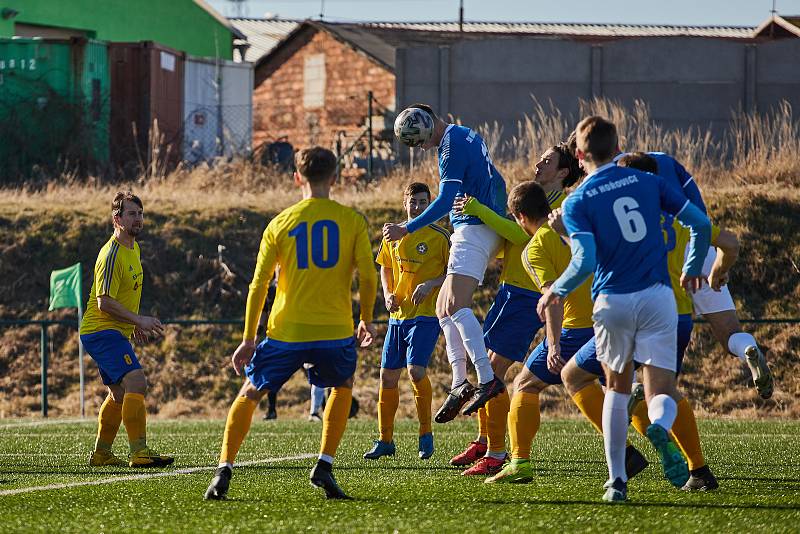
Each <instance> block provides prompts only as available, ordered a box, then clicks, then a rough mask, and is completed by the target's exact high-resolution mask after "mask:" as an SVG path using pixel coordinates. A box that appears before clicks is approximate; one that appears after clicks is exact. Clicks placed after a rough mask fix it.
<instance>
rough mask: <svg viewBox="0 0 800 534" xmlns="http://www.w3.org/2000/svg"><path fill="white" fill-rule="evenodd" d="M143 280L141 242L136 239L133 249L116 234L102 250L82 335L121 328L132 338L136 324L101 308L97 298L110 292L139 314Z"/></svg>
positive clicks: (126, 307)
mask: <svg viewBox="0 0 800 534" xmlns="http://www.w3.org/2000/svg"><path fill="white" fill-rule="evenodd" d="M143 282H144V272H143V270H142V262H141V251H140V249H139V243H137V242H135V241H134V242H133V248H128V247H126V246H125V245H123V244H122V243H120V242H119V241H117V240H116V239H115V238H114V237H112V238H111V239H109V240H108V242H107V243H106V244H105V245H103V248H101V249H100V253H99V254H98V255H97V261H96V262H95V264H94V277H93V279H92V289H91V290H90V291H89V301H88V302H87V303H86V313H84V315H83V320H82V321H81V329H80V333H81V335H83V334H93V333H95V332H99V331H101V330H117V331H118V332H120V333H121V334H122V335H123V336H125V337H126V338H127V337H130V336H131V334H132V333H133V325H132V324H130V323H126V322H124V321H119V320H117V319H115V318H113V317H112V316H110V315H109V314H107V313H104V312H102V311H100V309H99V308H98V307H97V297H99V296H101V295H107V296H109V297H111V298H112V299H114V300H116V301H117V302H119V303H120V304H122V305H123V306H124V307H125V309H126V310H128V311H130V312H133V313H139V303H140V301H141V299H142V283H143Z"/></svg>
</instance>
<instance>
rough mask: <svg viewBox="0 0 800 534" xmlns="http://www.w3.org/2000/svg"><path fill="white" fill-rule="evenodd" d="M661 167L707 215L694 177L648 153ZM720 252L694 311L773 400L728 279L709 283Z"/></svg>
mask: <svg viewBox="0 0 800 534" xmlns="http://www.w3.org/2000/svg"><path fill="white" fill-rule="evenodd" d="M624 155H625V154H618V155H617V156H616V157H615V158H614V161H618V160H619V159H620V158H622V157H623V156H624ZM647 155H648V156H650V157H652V158H653V159H654V160H655V162H656V164H657V165H658V175H659V176H661V177H662V178H664V179H665V180H666V181H667V183H668V184H670V185H671V186H672V187H674V188H675V189H676V190H677V191H680V192H681V193H683V195H685V196H686V198H688V199H689V200H690V201H691V202H692V204H694V205H695V206H697V207H698V208H700V210H701V211H702V212H703V213H704V214H707V213H708V212H707V210H706V205H705V202H704V201H703V195H702V194H701V193H700V188H699V187H698V186H697V183H696V182H695V180H694V177H693V176H692V175H691V174H690V173H689V172H688V171H687V170H686V169H685V168H684V166H683V165H681V164H680V163H679V162H678V161H677V160H676V159H675V158H673V157H672V156H670V155H669V154H665V153H664V152H648V153H647ZM716 255H717V251H716V249H715V248H714V247H711V248H710V249H709V250H708V255H707V256H706V261H705V262H704V263H703V276H705V277H709V283H704V284H703V285H702V286H701V287H700V289H699V290H697V291H696V292H695V293H693V294H691V295H690V296H691V299H692V302H693V304H694V310H695V312H696V313H697V314H698V315H702V316H703V318H705V319H706V320H707V321H708V323H709V326H711V331H712V333H713V334H714V337H715V338H716V340H717V341H718V342H719V344H720V345H722V347H723V349H724V350H726V351H728V352H729V353H730V354H733V355H734V356H736V357H737V358H739V360H740V361H741V362H742V363H745V364H747V366H748V367H749V368H750V372H751V373H752V375H753V385H754V386H755V388H756V390H757V391H758V394H759V395H760V396H761V398H763V399H769V398H770V397H772V393H773V391H774V380H773V377H772V372H771V371H770V369H769V365H768V364H767V360H766V358H765V356H764V352H763V351H762V350H761V348H760V347H759V346H758V342H756V339H755V338H754V337H753V336H752V335H751V334H749V333H747V332H743V331H742V327H741V324H740V323H739V318H738V317H737V315H736V305H735V304H734V302H733V298H731V294H730V291H729V290H728V284H727V282H728V280H727V277H726V278H725V279H724V280H721V281H719V282H720V283H719V284H717V285H718V286H719V287H718V288H717V289H714V288H713V287H712V285H714V284H712V283H711V282H716V281H715V280H711V279H710V275H711V273H712V267H713V265H714V261H715V259H716Z"/></svg>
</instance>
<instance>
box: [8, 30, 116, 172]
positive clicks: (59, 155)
mask: <svg viewBox="0 0 800 534" xmlns="http://www.w3.org/2000/svg"><path fill="white" fill-rule="evenodd" d="M109 95H110V76H109V65H108V46H107V45H106V44H105V43H103V42H99V41H90V40H86V39H71V40H51V39H18V38H14V39H0V138H2V139H3V140H4V142H3V143H2V144H0V145H2V146H0V164H3V166H2V167H0V173H2V174H0V176H2V175H5V178H6V179H9V178H10V179H11V180H15V179H16V180H18V179H21V178H24V177H25V176H26V175H28V174H30V170H31V169H32V168H36V167H39V168H43V169H48V170H49V169H52V170H55V171H57V170H59V167H61V168H62V169H63V168H64V167H65V166H68V167H72V168H74V167H76V166H77V167H80V168H84V169H89V168H91V167H93V166H94V167H96V166H98V164H100V165H102V164H104V163H105V162H107V161H108V157H109V140H108V139H109V137H108V128H109V117H110V99H109Z"/></svg>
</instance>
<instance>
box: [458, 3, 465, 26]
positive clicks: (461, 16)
mask: <svg viewBox="0 0 800 534" xmlns="http://www.w3.org/2000/svg"><path fill="white" fill-rule="evenodd" d="M458 31H459V32H463V31H464V0H460V4H459V7H458Z"/></svg>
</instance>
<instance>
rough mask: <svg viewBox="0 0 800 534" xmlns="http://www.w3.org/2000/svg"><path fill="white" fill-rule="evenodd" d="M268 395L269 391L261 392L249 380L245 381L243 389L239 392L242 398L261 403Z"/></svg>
mask: <svg viewBox="0 0 800 534" xmlns="http://www.w3.org/2000/svg"><path fill="white" fill-rule="evenodd" d="M267 393H269V390H266V389H265V390H263V391H259V390H258V389H256V387H255V386H254V385H253V383H252V382H250V381H249V380H245V382H244V384H243V385H242V389H240V390H239V396H240V397H247V398H248V399H250V400H252V401H255V402H259V401H260V400H261V399H263V398H264V395H266V394H267Z"/></svg>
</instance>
